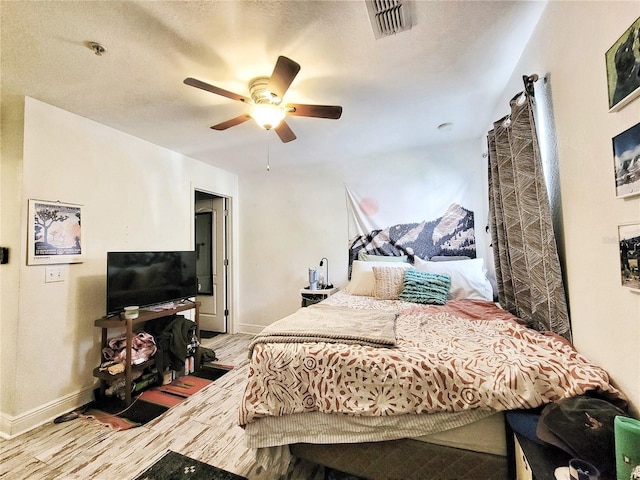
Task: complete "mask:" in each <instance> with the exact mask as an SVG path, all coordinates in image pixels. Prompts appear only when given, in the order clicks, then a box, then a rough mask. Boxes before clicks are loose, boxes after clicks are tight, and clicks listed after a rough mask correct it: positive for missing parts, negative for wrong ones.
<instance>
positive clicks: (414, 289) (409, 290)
mask: <svg viewBox="0 0 640 480" xmlns="http://www.w3.org/2000/svg"><path fill="white" fill-rule="evenodd" d="M450 289H451V277H450V276H449V275H441V274H439V273H427V272H420V271H418V270H413V269H408V270H407V271H406V272H405V274H404V281H403V283H402V292H400V295H399V296H398V299H399V300H404V301H405V302H413V303H428V304H432V305H444V304H445V303H447V298H448V297H449V290H450Z"/></svg>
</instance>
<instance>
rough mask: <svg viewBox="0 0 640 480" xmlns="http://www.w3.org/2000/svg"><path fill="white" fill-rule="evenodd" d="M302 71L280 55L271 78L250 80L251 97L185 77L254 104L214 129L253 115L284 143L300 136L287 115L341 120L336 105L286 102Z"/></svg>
mask: <svg viewBox="0 0 640 480" xmlns="http://www.w3.org/2000/svg"><path fill="white" fill-rule="evenodd" d="M299 71H300V65H299V64H297V63H296V62H294V61H293V60H291V59H290V58H287V57H283V56H280V57H278V61H277V62H276V65H275V67H274V68H273V73H271V76H270V77H257V78H254V79H253V80H251V81H250V82H249V92H250V95H251V98H249V97H245V96H243V95H239V94H237V93H233V92H230V91H228V90H224V89H222V88H219V87H215V86H213V85H210V84H208V83H205V82H203V81H201V80H197V79H195V78H190V77H189V78H185V79H184V83H186V84H187V85H190V86H192V87H196V88H200V89H202V90H206V91H208V92H211V93H215V94H217V95H222V96H223V97H227V98H230V99H231V100H237V101H239V102H243V103H246V104H247V105H250V106H251V109H250V110H249V112H248V113H243V114H242V115H238V116H237V117H235V118H232V119H230V120H227V121H225V122H222V123H218V124H217V125H214V126H212V127H211V128H213V129H214V130H226V129H227V128H230V127H234V126H236V125H239V124H241V123H244V122H246V121H247V120H249V119H250V118H253V119H254V120H255V121H256V123H257V124H258V125H260V126H261V127H262V128H264V129H265V130H271V129H272V128H273V129H274V130H275V131H276V133H277V134H278V137H280V140H282V141H283V142H284V143H287V142H290V141H292V140H295V139H296V136H295V134H294V133H293V131H292V130H291V128H289V125H287V122H285V121H284V118H285V117H286V116H287V115H291V116H297V117H316V118H331V119H338V118H340V116H341V115H342V107H340V106H334V105H304V104H300V103H286V104H282V98H283V97H284V94H285V93H286V92H287V89H288V88H289V86H290V85H291V82H293V79H294V78H296V75H297V74H298V72H299Z"/></svg>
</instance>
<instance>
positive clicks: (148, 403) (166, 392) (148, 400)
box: [79, 372, 226, 430]
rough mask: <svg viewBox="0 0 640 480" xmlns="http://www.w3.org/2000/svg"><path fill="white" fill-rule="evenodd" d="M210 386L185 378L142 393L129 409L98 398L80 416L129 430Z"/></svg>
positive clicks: (203, 380)
mask: <svg viewBox="0 0 640 480" xmlns="http://www.w3.org/2000/svg"><path fill="white" fill-rule="evenodd" d="M225 373H226V372H225ZM211 382H212V379H209V378H206V377H204V378H203V377H200V376H196V375H186V376H183V377H180V378H177V379H176V380H174V381H173V382H171V383H170V384H168V385H160V386H157V387H153V388H150V389H148V390H145V391H144V392H142V393H141V394H140V395H138V396H137V397H136V398H135V399H134V400H133V402H132V403H131V405H129V406H128V407H127V406H126V405H125V403H124V402H123V401H121V400H119V399H117V398H110V397H102V398H98V399H96V401H94V402H93V403H91V404H89V405H88V407H87V409H86V410H85V411H83V412H82V413H81V414H79V416H81V417H83V418H87V419H89V420H95V421H98V422H100V423H102V424H103V425H107V426H109V427H110V428H112V429H113V430H128V429H130V428H134V427H139V426H140V425H144V424H145V423H148V422H150V421H151V420H154V419H156V418H158V417H159V416H160V415H162V414H163V413H165V412H166V411H167V410H169V409H170V408H171V407H173V406H175V405H177V404H178V403H180V402H182V401H183V400H184V399H185V398H187V397H189V396H191V395H193V394H194V393H196V392H199V391H200V390H202V389H203V388H205V387H206V386H208V385H210V384H211Z"/></svg>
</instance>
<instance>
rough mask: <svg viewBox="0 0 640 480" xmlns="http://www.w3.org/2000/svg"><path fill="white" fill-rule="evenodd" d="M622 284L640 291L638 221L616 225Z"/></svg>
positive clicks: (639, 235) (639, 223) (639, 237)
mask: <svg viewBox="0 0 640 480" xmlns="http://www.w3.org/2000/svg"><path fill="white" fill-rule="evenodd" d="M618 240H619V244H620V275H621V277H620V278H621V282H622V286H623V287H626V288H629V289H631V290H633V291H635V292H640V269H639V268H640V265H639V262H640V222H636V223H627V224H624V225H620V226H618Z"/></svg>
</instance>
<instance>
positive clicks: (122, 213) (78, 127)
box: [2, 98, 238, 435]
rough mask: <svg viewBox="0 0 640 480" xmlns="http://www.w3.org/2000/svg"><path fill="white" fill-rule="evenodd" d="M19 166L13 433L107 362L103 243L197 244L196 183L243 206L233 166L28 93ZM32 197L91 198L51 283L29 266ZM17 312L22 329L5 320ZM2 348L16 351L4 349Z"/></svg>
mask: <svg viewBox="0 0 640 480" xmlns="http://www.w3.org/2000/svg"><path fill="white" fill-rule="evenodd" d="M22 173H23V184H22V188H23V191H22V194H21V199H20V207H21V215H16V216H15V218H17V219H18V221H20V222H21V228H20V231H21V242H20V245H21V247H20V249H19V250H18V251H15V250H14V252H13V258H12V264H13V265H14V266H15V265H18V268H19V285H20V287H19V290H18V291H17V296H16V297H14V298H15V300H16V302H17V304H18V310H17V312H16V315H17V318H15V319H12V318H8V317H5V316H4V313H3V319H2V323H3V331H2V333H3V334H2V349H3V358H2V360H3V364H2V369H3V385H2V396H3V404H2V407H3V411H2V412H3V418H2V420H3V422H2V427H3V428H2V432H3V433H4V434H9V435H11V434H15V433H17V432H19V431H22V430H24V429H26V428H29V427H32V426H34V425H35V424H38V423H41V422H42V421H46V420H49V419H50V418H51V417H55V416H56V415H59V414H60V413H63V412H65V411H68V410H69V409H70V408H75V407H76V406H77V405H78V404H80V400H84V399H86V398H89V399H90V395H91V393H92V389H93V387H94V385H95V379H94V378H93V376H92V370H93V368H95V367H96V366H97V364H98V363H99V361H100V329H98V328H96V327H94V325H93V322H94V320H95V319H96V318H99V317H101V316H102V315H104V314H105V292H106V287H105V272H106V252H107V251H117V250H191V249H192V248H193V211H194V206H193V202H194V200H193V198H194V197H193V189H194V188H198V189H202V190H206V191H210V192H214V193H217V194H220V195H225V196H229V197H231V198H232V208H233V206H235V207H237V205H238V202H237V190H238V184H237V176H236V175H234V174H230V173H228V172H224V171H222V170H220V169H217V168H214V167H211V166H208V165H206V164H204V163H202V162H198V161H195V160H193V159H189V158H186V157H184V156H181V155H178V154H176V153H173V152H171V151H169V150H166V149H163V148H160V147H157V146H155V145H152V144H150V143H147V142H144V141H142V140H139V139H137V138H134V137H132V136H130V135H127V134H124V133H122V132H119V131H116V130H114V129H111V128H109V127H106V126H104V125H101V124H98V123H95V122H93V121H90V120H87V119H85V118H82V117H79V116H77V115H74V114H71V113H69V112H65V111H63V110H60V109H58V108H55V107H52V106H49V105H47V104H44V103H42V102H39V101H37V100H34V99H31V98H27V99H26V100H25V115H24V154H23V163H22ZM4 180H5V179H4V178H3V185H4V184H5V181H4ZM28 199H40V200H53V201H55V200H59V201H61V202H68V203H76V204H81V205H83V207H84V209H83V218H82V245H83V250H84V253H85V259H84V262H83V263H80V264H71V265H64V266H63V269H64V272H65V274H66V276H67V280H66V281H64V282H59V283H45V282H44V279H45V266H42V265H37V266H27V265H26V262H25V260H24V259H25V258H26V252H25V247H26V245H27V240H26V232H27V224H26V221H27V215H26V206H27V202H28ZM233 213H234V212H232V215H233ZM233 236H234V238H237V236H238V235H237V232H234V235H233ZM237 245H238V242H237V240H236V241H235V246H234V250H237ZM234 267H235V265H232V269H233V268H234ZM232 272H233V270H232ZM232 275H233V278H237V275H235V274H233V273H232ZM3 281H4V279H3ZM3 295H4V289H3ZM3 303H4V300H3ZM12 320H15V325H16V327H15V329H11V330H9V329H5V326H7V327H10V326H11V322H12ZM6 333H8V335H6ZM5 347H7V349H8V351H12V355H14V357H13V358H5V357H4V351H5ZM5 369H7V370H12V372H13V374H11V375H10V374H7V372H6V371H5ZM5 374H6V375H5Z"/></svg>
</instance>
